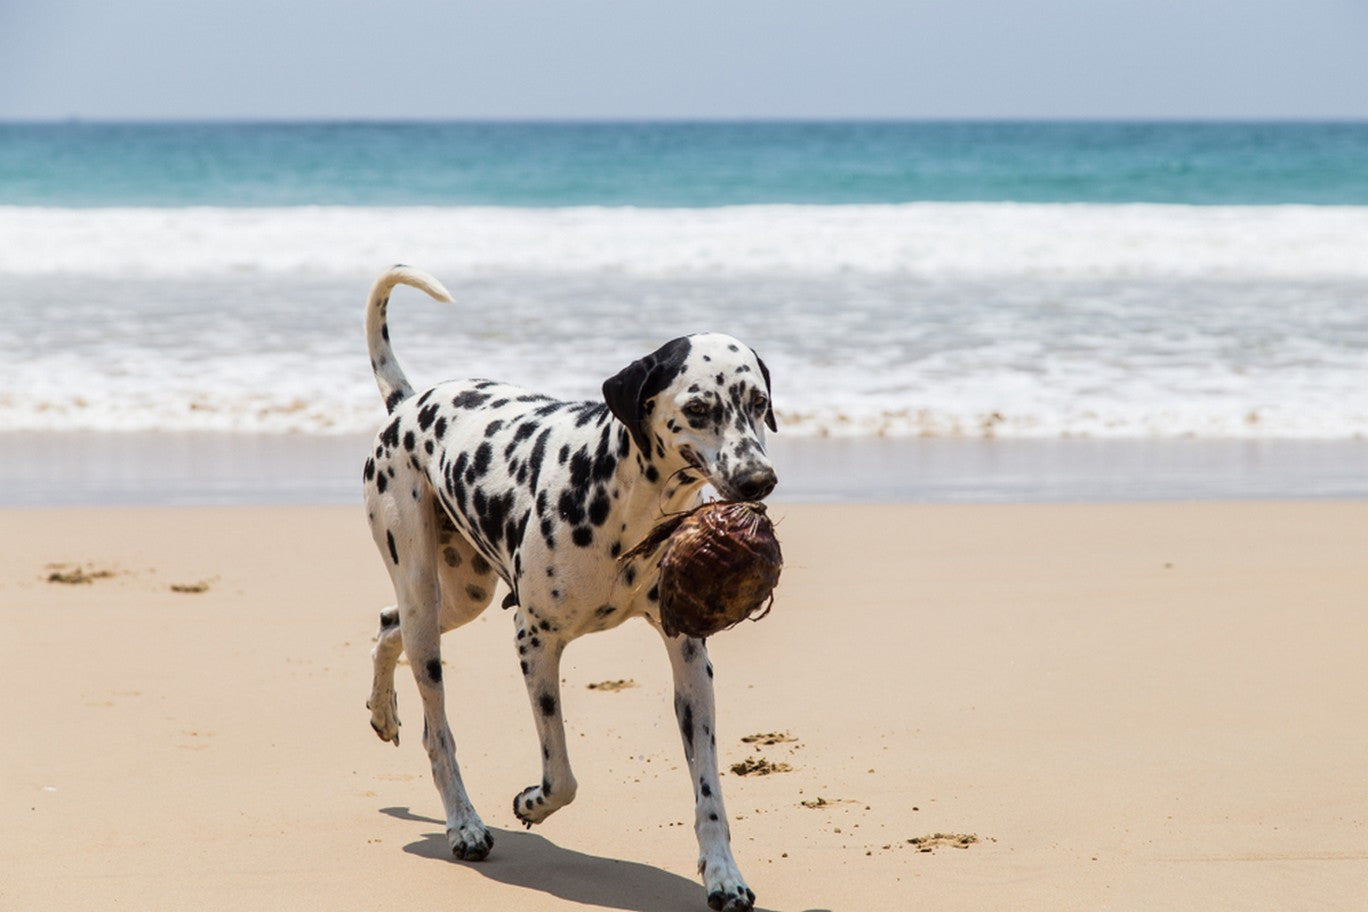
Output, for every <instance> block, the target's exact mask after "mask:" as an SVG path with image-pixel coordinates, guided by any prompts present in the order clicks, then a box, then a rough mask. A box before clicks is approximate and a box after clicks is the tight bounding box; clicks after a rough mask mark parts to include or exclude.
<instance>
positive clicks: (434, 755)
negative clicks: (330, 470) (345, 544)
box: [372, 469, 494, 861]
mask: <svg viewBox="0 0 1368 912" xmlns="http://www.w3.org/2000/svg"><path fill="white" fill-rule="evenodd" d="M402 472H403V469H400V473H401V474H402ZM416 483H417V482H415V484H416ZM398 487H399V488H400V489H401V490H405V491H407V490H408V485H406V484H399V485H398ZM378 506H380V507H382V509H379V510H373V511H372V512H373V515H375V516H376V517H378V518H382V519H381V521H380V522H374V523H373V524H372V533H373V534H374V536H375V540H376V543H377V544H378V545H379V546H380V548H381V550H382V552H383V553H384V555H385V557H386V565H387V566H388V568H389V572H390V579H391V580H393V582H394V591H395V595H396V596H397V600H398V603H399V605H398V608H399V630H400V636H401V640H402V643H403V651H404V652H405V653H407V654H408V658H409V664H410V665H411V666H412V668H413V676H414V679H415V680H416V681H417V684H418V694H419V696H420V697H422V701H423V746H424V747H426V748H427V752H428V759H429V760H430V761H431V763H432V779H433V782H434V783H435V784H436V786H437V791H438V793H439V794H440V795H441V796H442V805H443V807H444V809H445V811H446V826H447V842H448V844H449V845H450V847H451V851H452V854H454V855H455V856H456V857H457V858H462V859H465V860H467V861H477V860H479V859H482V858H484V857H485V856H486V855H488V854H489V850H490V848H491V847H492V846H493V845H494V837H493V836H491V835H490V833H489V830H488V828H487V827H485V825H484V821H482V820H481V819H480V815H479V814H477V813H476V812H475V808H474V806H473V805H472V804H471V803H470V798H469V796H468V795H467V794H466V789H465V784H464V782H462V780H461V770H460V767H459V765H457V763H456V743H455V739H454V738H453V737H452V734H451V727H450V725H448V723H447V713H446V694H445V691H444V688H443V685H442V652H441V636H442V626H443V625H442V616H443V614H444V613H445V612H444V611H443V610H442V594H441V587H440V585H439V583H438V568H437V562H438V560H439V556H438V551H437V542H438V529H437V522H436V517H435V516H434V515H433V513H432V511H431V510H427V509H422V510H415V509H408V510H403V511H400V510H395V509H384V507H385V505H384V504H379V505H378ZM390 506H392V504H391V505H390ZM390 648H391V649H392V645H390Z"/></svg>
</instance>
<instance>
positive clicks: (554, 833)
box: [0, 501, 1368, 912]
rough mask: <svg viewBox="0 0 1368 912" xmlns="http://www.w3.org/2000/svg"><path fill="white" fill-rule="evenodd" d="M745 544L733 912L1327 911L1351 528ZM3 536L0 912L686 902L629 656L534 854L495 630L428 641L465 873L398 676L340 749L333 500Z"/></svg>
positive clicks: (1361, 521)
mask: <svg viewBox="0 0 1368 912" xmlns="http://www.w3.org/2000/svg"><path fill="white" fill-rule="evenodd" d="M776 513H777V514H778V516H779V517H780V518H781V526H780V534H781V537H782V540H783V544H784V548H785V553H786V558H787V567H786V570H785V575H784V579H783V582H782V584H781V588H780V591H779V598H778V602H777V603H776V605H775V608H774V610H773V612H772V614H771V615H770V616H769V617H768V618H766V619H764V620H763V621H761V622H759V623H755V624H744V625H742V626H741V627H740V628H737V629H735V630H732V631H729V632H727V633H725V634H722V635H719V636H717V637H714V638H713V639H712V641H711V642H710V648H711V651H712V656H713V659H714V662H715V664H716V666H717V688H718V692H719V706H720V718H719V726H720V731H719V738H718V740H719V747H720V752H721V754H722V757H723V760H724V763H725V764H727V765H728V766H730V765H731V764H732V763H740V762H742V761H745V760H747V759H748V758H753V759H756V760H759V759H764V760H767V761H769V762H770V763H773V764H786V765H788V766H789V767H791V769H789V770H787V771H782V772H775V773H772V774H770V775H763V776H762V775H755V774H751V775H745V776H742V775H738V774H736V773H733V772H726V773H725V774H724V776H723V779H722V782H723V787H724V789H725V790H726V797H727V803H728V808H729V810H730V812H731V815H732V818H733V820H732V828H733V838H734V844H735V849H736V854H737V856H738V860H739V862H740V864H741V867H742V870H743V871H744V872H745V873H746V876H747V877H748V879H749V881H750V883H751V885H752V887H753V888H754V889H755V890H756V892H757V894H758V908H764V909H775V910H816V909H829V910H840V909H850V910H856V909H860V910H865V909H904V908H935V909H966V910H968V909H975V910H977V909H1017V910H1019V909H1039V910H1051V912H1057V910H1070V909H1078V910H1094V909H1103V908H1105V909H1114V910H1126V909H1137V910H1138V909H1146V910H1150V909H1156V908H1160V909H1201V910H1204V912H1205V910H1219V909H1232V910H1235V909H1238V910H1251V909H1268V910H1286V909H1310V908H1325V909H1346V910H1347V909H1355V908H1362V902H1363V896H1364V895H1365V894H1364V890H1365V886H1368V778H1366V775H1368V774H1366V771H1368V727H1365V725H1364V719H1365V718H1368V663H1365V662H1364V661H1363V657H1364V656H1365V655H1368V621H1365V616H1364V613H1363V607H1364V593H1365V592H1366V591H1368V562H1365V560H1364V555H1365V554H1368V503H1364V502H1355V501H1343V502H1334V501H1323V502H1312V503H1294V502H1261V503H1222V502H1203V503H1150V504H1121V505H1115V504H1083V505H886V506H849V505H842V506H836V505H801V504H798V505H792V504H791V505H782V506H781V507H776ZM0 528H2V529H3V535H4V541H5V543H6V547H5V548H4V549H3V553H0V612H3V618H4V624H5V627H6V631H7V632H6V635H5V636H4V637H0V676H2V677H0V682H2V683H3V686H4V692H6V693H8V694H10V695H11V696H13V697H15V698H16V703H15V704H14V705H12V706H11V712H10V722H9V725H8V726H7V728H8V735H7V737H6V738H5V746H4V749H3V751H0V870H3V872H4V874H3V876H2V877H0V907H3V908H5V909H15V910H27V909H68V910H77V909H92V910H93V909H100V910H104V909H111V908H127V909H147V910H153V909H167V910H172V909H175V910H179V909H186V908H196V909H200V910H217V909H269V908H297V909H310V908H339V909H366V908H377V907H382V906H383V907H386V908H460V909H514V910H542V909H569V908H602V909H623V910H637V912H659V910H675V909H679V910H687V909H695V910H697V909H705V908H706V905H705V903H704V897H703V893H702V888H701V887H700V886H699V884H698V883H697V881H696V878H695V876H694V870H693V868H694V859H695V844H694V837H693V833H692V830H691V826H690V824H689V823H688V822H687V821H689V820H690V819H691V797H690V788H689V783H688V782H687V781H686V773H685V772H684V766H683V761H682V750H681V747H680V745H679V743H678V740H679V739H678V733H677V730H676V727H675V723H674V721H673V718H672V713H671V711H670V685H669V674H668V669H667V667H666V663H665V661H664V655H663V652H662V650H661V648H660V645H659V642H658V640H657V638H656V636H655V634H654V633H653V632H652V631H651V630H650V629H649V628H648V627H647V626H646V625H645V624H642V623H640V622H635V623H631V624H628V625H626V626H624V627H623V628H620V629H618V630H616V631H613V632H610V633H607V634H602V635H599V636H595V637H589V638H586V639H584V640H581V641H579V642H577V643H576V645H575V646H573V647H572V648H571V649H570V651H569V652H568V653H567V655H566V663H565V670H564V677H565V683H564V694H565V698H564V702H565V711H566V717H567V725H568V729H569V732H570V738H571V745H572V760H573V761H574V763H575V768H576V773H577V775H578V778H579V781H580V791H579V798H578V800H577V801H576V803H575V804H573V805H571V806H570V807H568V808H566V809H564V810H562V811H561V812H559V813H558V814H557V815H555V816H554V817H552V818H551V819H550V820H548V821H547V822H546V823H545V824H543V825H542V826H540V827H538V828H537V829H536V830H534V831H532V832H524V831H523V830H522V829H521V828H520V827H519V826H518V825H517V822H516V820H515V819H514V817H513V815H512V812H511V809H510V807H509V804H510V800H511V798H512V796H513V795H514V794H515V793H516V792H517V791H519V790H520V789H521V788H523V787H524V786H525V785H527V784H528V783H530V782H533V781H535V779H536V777H537V775H538V763H537V755H536V741H535V738H534V736H533V731H532V720H531V714H530V711H529V709H528V707H527V701H526V697H525V695H524V693H523V688H522V685H521V681H520V679H519V674H518V670H517V664H516V662H515V661H514V656H513V649H512V645H511V638H512V625H511V622H510V620H509V619H508V618H507V617H505V616H504V615H503V613H502V612H501V611H500V610H499V609H498V608H497V607H494V608H492V609H490V610H489V611H488V612H486V614H485V615H484V616H483V617H482V618H480V619H479V620H478V621H476V622H475V623H473V624H472V625H470V626H469V627H467V628H464V629H463V630H461V631H458V632H457V633H455V634H453V635H450V636H448V637H447V638H446V640H445V643H444V645H445V659H446V663H447V668H448V670H447V681H448V693H449V694H451V695H452V696H451V706H452V716H453V728H454V730H455V732H456V737H457V740H458V743H459V745H460V757H461V761H462V766H463V768H464V771H465V775H466V780H467V783H468V785H469V787H470V789H471V793H472V797H473V799H474V800H475V802H476V804H477V806H479V807H480V809H481V811H482V813H483V815H484V817H485V819H486V821H487V822H489V823H490V824H491V826H493V827H494V828H495V836H496V839H497V844H496V846H495V850H494V854H493V855H492V856H491V858H490V859H489V860H488V861H487V862H484V863H480V864H465V863H460V862H455V861H453V860H451V859H450V858H449V857H447V856H446V852H445V840H444V837H443V836H442V829H443V828H442V825H441V823H440V817H441V811H440V804H439V802H438V798H437V794H436V792H435V790H434V789H433V788H432V785H431V783H430V781H429V773H428V764H427V758H426V756H425V754H424V752H423V750H422V748H421V746H420V744H419V737H418V735H419V732H418V731H417V729H415V728H414V725H415V724H417V723H418V720H419V716H418V714H417V697H416V692H415V689H414V686H413V682H412V679H411V678H410V677H409V676H408V675H407V674H406V673H401V676H400V713H401V717H402V718H403V719H404V720H405V721H406V722H408V723H409V725H408V727H406V728H405V729H404V732H403V743H402V746H401V747H400V748H398V749H397V750H396V749H395V748H393V747H391V746H389V745H387V744H382V743H381V742H379V741H378V740H377V739H376V738H375V736H374V735H373V734H372V732H371V731H370V729H369V726H368V725H367V719H368V714H367V712H366V710H365V708H364V701H365V697H366V694H367V692H368V684H369V656H368V654H369V649H370V645H371V636H372V634H373V632H374V627H375V624H376V621H375V617H376V612H377V610H378V609H379V608H380V607H381V606H382V605H384V604H387V603H388V601H389V600H390V598H391V596H390V593H389V591H388V581H387V578H386V576H385V573H384V571H383V568H382V566H381V564H380V562H379V560H378V558H377V557H376V555H375V554H374V549H373V546H372V544H371V542H370V540H369V537H368V533H367V531H366V529H365V524H364V522H363V521H362V518H361V516H360V513H359V510H358V509H357V508H349V507H274V508H224V509H211V508H187V509H149V508H143V509H71V510H67V509H40V510H9V511H5V512H3V513H0ZM75 570H81V571H82V572H84V573H85V574H86V575H92V576H94V577H95V578H94V579H92V580H90V581H89V582H73V583H65V584H64V583H59V582H49V581H48V578H49V576H50V575H52V574H55V573H56V574H71V573H72V572H73V571H75ZM106 573H107V574H108V575H105V574H106ZM173 587H174V588H173ZM177 589H179V590H181V591H176V590H177ZM496 604H497V603H496ZM401 671H402V670H401ZM608 681H612V682H618V681H626V682H628V683H627V684H626V685H625V686H621V687H619V688H616V689H614V688H606V687H592V688H591V687H590V685H598V684H601V683H602V682H608ZM755 735H779V736H781V737H769V738H761V739H760V740H759V741H755V740H752V741H745V740H743V739H745V738H747V737H750V736H755ZM765 742H774V743H765ZM936 834H947V835H949V836H951V837H952V838H950V839H940V840H937V839H934V838H928V837H935V835H936ZM959 837H972V839H961V838H959ZM957 843H958V844H957ZM965 843H967V844H965Z"/></svg>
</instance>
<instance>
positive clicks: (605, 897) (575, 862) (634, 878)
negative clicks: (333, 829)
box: [380, 807, 760, 912]
mask: <svg viewBox="0 0 1368 912" xmlns="http://www.w3.org/2000/svg"><path fill="white" fill-rule="evenodd" d="M380 813H382V814H388V815H389V816H391V817H394V818H396V819H398V820H409V821H414V822H417V823H430V824H433V825H435V826H438V827H441V828H442V829H441V830H439V831H438V832H435V833H424V834H423V838H422V839H420V840H418V841H417V842H411V843H409V844H408V845H406V846H404V851H405V852H408V853H409V854H410V855H418V856H421V857H423V858H431V859H433V860H436V861H444V862H448V863H450V864H457V865H461V866H462V867H465V868H469V869H470V870H472V871H475V872H478V873H479V874H481V875H483V876H484V877H488V878H489V879H490V880H496V881H498V882H499V883H504V884H508V885H509V886H513V887H521V888H522V889H524V890H539V891H541V892H542V893H547V894H549V895H551V896H555V897H557V898H559V899H563V900H567V901H569V902H575V903H580V904H581V905H587V906H603V907H605V908H609V909H623V910H626V912H674V910H679V912H698V910H700V909H706V908H707V900H706V898H705V897H704V895H703V885H702V884H701V883H700V882H697V881H694V880H690V879H688V878H685V877H680V876H679V875H678V874H671V873H670V872H669V871H662V870H661V869H660V868H656V867H652V866H651V865H646V864H641V863H639V862H635V861H622V860H621V859H617V858H604V857H602V856H599V855H586V854H585V853H583V852H575V851H573V850H571V849H565V848H561V847H560V846H558V845H556V844H555V843H554V842H551V841H550V840H549V839H546V838H545V837H543V836H538V835H536V834H535V833H528V832H523V831H522V830H501V829H493V828H491V830H490V831H491V832H492V833H493V834H494V852H493V853H492V854H491V855H490V856H489V857H488V858H486V859H485V860H484V861H480V862H463V861H457V860H456V859H455V858H453V857H452V855H451V849H450V848H448V847H447V838H446V830H445V824H444V823H443V822H442V821H440V820H436V819H433V818H431V817H422V816H419V815H417V814H414V813H413V812H411V811H410V810H409V809H408V808H404V807H389V808H381V809H380ZM757 912H760V910H759V909H757Z"/></svg>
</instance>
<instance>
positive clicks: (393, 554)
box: [385, 529, 399, 567]
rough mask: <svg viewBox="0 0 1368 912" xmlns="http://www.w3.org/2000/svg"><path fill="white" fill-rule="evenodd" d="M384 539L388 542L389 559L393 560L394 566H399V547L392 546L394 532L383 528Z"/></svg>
mask: <svg viewBox="0 0 1368 912" xmlns="http://www.w3.org/2000/svg"><path fill="white" fill-rule="evenodd" d="M385 541H386V542H388V543H389V553H390V559H391V560H393V561H394V566H396V567H397V566H399V549H398V548H396V547H395V546H394V533H393V532H390V531H389V530H388V529H387V530H385Z"/></svg>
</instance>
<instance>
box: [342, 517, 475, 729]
mask: <svg viewBox="0 0 1368 912" xmlns="http://www.w3.org/2000/svg"><path fill="white" fill-rule="evenodd" d="M432 509H433V517H434V520H435V522H436V524H437V533H438V538H437V547H438V548H439V549H440V550H441V554H440V560H439V562H438V566H439V572H438V578H439V579H440V580H441V588H442V618H441V625H442V633H444V634H445V633H447V632H448V631H450V630H454V629H456V628H457V627H460V626H461V625H462V624H465V623H467V622H469V621H471V620H474V619H475V618H476V617H477V616H478V615H479V614H480V612H481V611H483V610H484V609H485V608H487V607H488V606H489V603H490V600H491V598H492V597H493V594H494V587H495V584H496V583H497V577H496V576H495V575H494V570H493V568H492V567H490V565H489V562H488V561H486V560H485V559H484V558H483V557H481V556H480V554H479V552H477V551H476V550H475V548H474V547H473V546H471V544H470V543H469V542H468V541H466V539H465V537H464V536H462V535H461V533H460V532H459V531H458V530H457V529H456V527H455V526H454V525H453V524H452V522H451V520H450V519H449V518H448V517H447V515H446V513H445V512H443V511H442V508H441V506H440V505H438V504H437V503H435V502H434V503H433V505H432ZM403 651H404V644H403V637H402V634H401V632H400V629H399V608H398V606H397V605H390V606H389V607H388V608H385V609H383V610H382V611H381V612H380V633H379V635H378V636H377V637H376V642H375V648H374V649H372V650H371V658H372V660H373V662H374V666H375V670H374V677H373V678H372V681H371V696H370V699H369V700H367V701H366V708H367V709H369V710H370V711H371V728H373V729H375V733H376V734H377V735H379V736H380V740H381V741H392V742H394V745H395V746H396V747H398V746H399V725H400V723H399V703H398V698H397V696H396V695H395V692H394V669H395V666H396V665H397V664H398V663H399V656H400V654H401V653H402V652H403Z"/></svg>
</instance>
